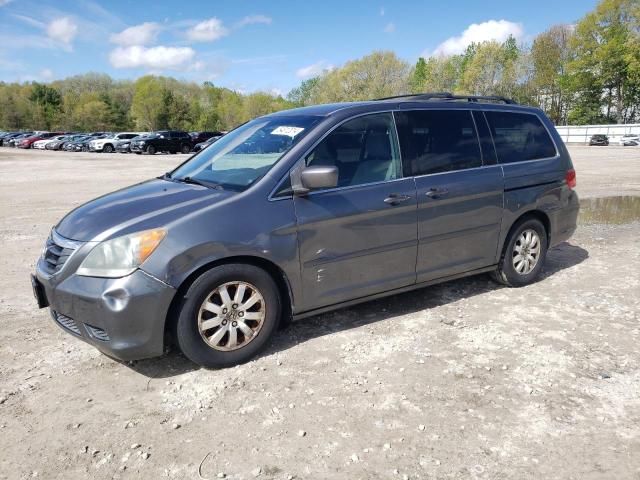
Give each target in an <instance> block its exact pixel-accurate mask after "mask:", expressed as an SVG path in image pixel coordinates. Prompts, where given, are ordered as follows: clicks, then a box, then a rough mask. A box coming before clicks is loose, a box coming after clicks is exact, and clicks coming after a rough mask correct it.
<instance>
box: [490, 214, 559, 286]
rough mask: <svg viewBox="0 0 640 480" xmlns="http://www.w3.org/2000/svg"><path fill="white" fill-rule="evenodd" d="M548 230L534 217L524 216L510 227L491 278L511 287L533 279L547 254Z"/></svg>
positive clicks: (524, 283) (530, 281) (527, 282)
mask: <svg viewBox="0 0 640 480" xmlns="http://www.w3.org/2000/svg"><path fill="white" fill-rule="evenodd" d="M547 248H548V245H547V231H546V229H545V227H544V225H543V224H542V222H540V220H538V219H536V218H524V219H522V220H520V221H519V222H518V223H516V225H514V227H513V228H512V230H511V233H510V235H509V238H508V239H507V244H506V246H505V249H504V252H503V255H502V258H501V260H500V263H499V264H498V268H497V270H496V271H495V272H494V275H493V276H494V278H495V279H496V280H497V281H498V282H499V283H502V284H504V285H508V286H510V287H521V286H523V285H528V284H529V283H532V282H533V281H534V280H535V279H536V277H537V276H538V274H539V273H540V270H542V265H543V264H544V260H545V258H546V255H547Z"/></svg>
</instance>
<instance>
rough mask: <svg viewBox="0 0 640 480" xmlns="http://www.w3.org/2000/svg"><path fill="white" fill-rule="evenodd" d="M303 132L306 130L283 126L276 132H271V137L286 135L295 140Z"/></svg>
mask: <svg viewBox="0 0 640 480" xmlns="http://www.w3.org/2000/svg"><path fill="white" fill-rule="evenodd" d="M303 130H304V128H300V127H285V126H281V127H278V128H276V129H275V130H273V131H272V132H271V135H286V136H287V137H291V138H293V137H295V136H296V135H298V134H299V133H300V132H301V131H303Z"/></svg>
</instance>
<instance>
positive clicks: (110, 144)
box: [89, 132, 140, 153]
mask: <svg viewBox="0 0 640 480" xmlns="http://www.w3.org/2000/svg"><path fill="white" fill-rule="evenodd" d="M138 135H140V132H137V133H136V132H121V133H115V134H112V135H107V136H103V137H96V138H95V139H93V140H91V141H90V142H89V151H90V152H104V153H112V152H114V151H115V150H116V144H117V143H118V142H119V141H120V140H131V139H132V138H135V137H137V136H138Z"/></svg>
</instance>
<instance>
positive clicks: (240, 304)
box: [176, 264, 282, 368]
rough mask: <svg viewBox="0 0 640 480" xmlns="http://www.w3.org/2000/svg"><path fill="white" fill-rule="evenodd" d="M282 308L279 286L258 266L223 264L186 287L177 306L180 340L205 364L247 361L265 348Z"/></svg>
mask: <svg viewBox="0 0 640 480" xmlns="http://www.w3.org/2000/svg"><path fill="white" fill-rule="evenodd" d="M241 285H242V287H241ZM223 291H224V292H226V301H225V295H223V294H222V292H223ZM256 298H258V299H259V300H256ZM252 302H254V303H252ZM205 305H207V306H208V308H206V309H205V308H204V306H205ZM281 311H282V307H281V299H280V294H279V291H278V288H277V286H276V283H275V282H274V281H273V279H272V278H271V276H270V275H269V274H268V273H267V272H265V271H264V270H262V269H261V268H258V267H256V266H253V265H246V264H229V265H221V266H219V267H215V268H212V269H211V270H209V271H207V272H205V273H203V274H202V275H200V276H199V277H198V278H197V279H196V280H195V281H194V282H193V283H192V284H191V286H190V287H189V289H188V290H187V293H186V294H185V296H184V298H183V299H182V304H181V306H180V308H179V310H178V312H179V313H178V320H177V325H176V339H177V344H178V347H179V348H180V350H182V352H183V353H184V355H185V356H186V357H187V358H189V359H190V360H191V361H193V362H195V363H197V364H199V365H201V366H203V367H207V368H217V367H226V366H231V365H237V364H240V363H244V362H246V361H247V360H250V359H251V358H252V357H254V356H255V355H256V354H257V353H258V352H259V351H260V350H262V349H263V348H264V347H265V346H266V344H267V343H268V341H269V339H270V338H271V337H272V335H273V332H275V331H276V329H277V327H278V323H279V321H280V315H281ZM250 316H251V318H249V317H250ZM205 325H210V326H207V327H205ZM245 332H246V333H245Z"/></svg>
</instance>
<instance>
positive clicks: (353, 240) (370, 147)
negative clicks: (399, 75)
mask: <svg viewBox="0 0 640 480" xmlns="http://www.w3.org/2000/svg"><path fill="white" fill-rule="evenodd" d="M304 161H305V165H306V166H314V165H325V166H326V165H335V166H337V167H338V172H339V176H338V186H337V187H336V188H331V189H326V190H316V191H312V192H310V193H309V194H307V195H305V196H296V197H295V200H294V202H295V211H296V216H297V223H298V242H299V254H300V264H301V271H302V279H303V296H304V300H305V302H304V303H305V309H313V308H319V307H322V306H327V305H332V304H336V303H340V302H343V301H346V300H351V299H355V298H359V297H364V296H368V295H371V294H374V293H379V292H383V291H387V290H392V289H394V288H399V287H403V286H406V285H411V284H413V283H415V260H416V253H417V234H416V206H417V203H416V191H415V183H414V180H413V178H402V167H401V162H400V155H399V148H398V144H397V139H396V135H395V129H394V125H393V117H392V115H391V114H390V113H382V114H371V115H366V116H362V117H357V118H355V119H352V120H349V121H347V122H345V123H343V124H342V125H341V126H339V127H338V128H336V129H335V130H334V131H333V132H332V133H330V134H329V135H328V136H327V137H326V138H325V139H323V140H322V141H321V142H320V143H319V144H318V145H317V147H316V148H315V149H314V150H313V151H312V153H310V154H309V155H308V156H307V157H306V158H305V159H304Z"/></svg>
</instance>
